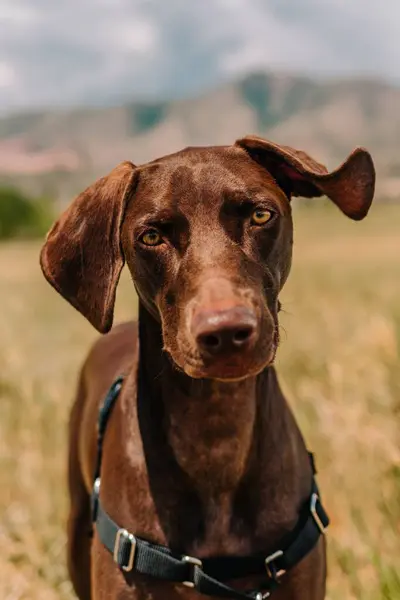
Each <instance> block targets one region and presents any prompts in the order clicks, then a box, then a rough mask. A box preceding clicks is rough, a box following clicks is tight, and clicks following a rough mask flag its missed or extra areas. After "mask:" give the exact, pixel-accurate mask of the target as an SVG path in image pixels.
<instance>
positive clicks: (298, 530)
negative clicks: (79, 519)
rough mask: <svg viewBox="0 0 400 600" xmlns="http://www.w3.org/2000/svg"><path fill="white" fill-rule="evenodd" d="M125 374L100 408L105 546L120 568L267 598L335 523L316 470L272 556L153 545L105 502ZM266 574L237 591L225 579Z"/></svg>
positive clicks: (209, 591)
mask: <svg viewBox="0 0 400 600" xmlns="http://www.w3.org/2000/svg"><path fill="white" fill-rule="evenodd" d="M122 382H123V377H119V378H118V379H117V380H116V381H115V382H114V383H113V385H112V386H111V388H110V390H109V392H108V394H107V396H106V398H105V400H104V403H103V405H102V407H101V408H100V412H99V420H98V439H97V463H96V469H95V473H94V485H93V494H92V520H93V523H95V525H96V530H97V534H98V536H99V538H100V540H101V542H102V543H103V544H104V546H105V547H106V548H107V549H108V550H109V551H110V552H111V553H112V555H113V557H114V561H115V562H116V563H117V564H118V566H119V567H120V569H122V570H123V571H124V572H126V573H129V572H131V571H136V572H137V573H142V574H144V575H150V576H152V577H156V578H158V579H163V580H165V581H170V582H173V583H181V584H183V585H186V586H187V587H190V588H195V589H196V590H197V591H198V592H200V593H201V594H206V595H208V596H218V597H220V598H236V599H238V600H264V599H265V598H268V597H269V596H270V594H271V592H272V591H273V590H274V589H275V588H276V587H277V586H278V585H279V582H280V578H281V576H282V575H284V573H286V571H288V570H289V569H291V568H292V567H294V566H295V565H297V564H298V563H299V562H300V561H301V560H302V559H303V558H304V557H305V556H306V555H307V554H308V553H309V552H310V551H311V550H312V549H313V548H314V546H315V545H316V543H317V542H318V540H319V538H320V536H321V535H322V534H324V532H325V529H326V527H327V526H328V525H329V518H328V516H327V514H326V512H325V510H324V508H323V507H322V504H321V502H320V499H319V492H318V487H317V484H316V482H315V477H314V476H315V473H316V470H315V465H314V459H313V455H312V454H311V453H310V454H309V456H310V461H311V465H312V470H313V478H312V482H311V490H310V496H309V498H308V499H307V501H306V503H305V504H304V506H303V507H302V508H301V510H300V513H299V518H298V521H297V524H296V526H295V528H294V529H293V530H292V531H291V532H290V533H289V534H288V536H285V540H284V541H282V544H281V545H278V546H277V550H276V552H273V553H272V554H270V555H269V556H265V554H261V553H260V554H254V555H252V556H215V557H210V558H202V559H199V558H195V557H193V556H186V555H179V554H175V553H173V552H171V550H170V549H169V548H167V547H166V546H159V545H157V544H152V543H151V542H148V541H146V540H143V539H141V538H139V537H136V536H135V535H133V534H132V533H130V532H129V531H127V530H126V529H123V528H121V527H119V525H117V524H116V523H115V522H114V521H113V520H112V519H111V518H110V517H109V516H108V514H107V513H106V512H105V510H104V509H103V507H102V506H101V502H100V497H99V494H100V468H101V457H102V450H103V438H104V434H105V430H106V426H107V422H108V419H109V417H110V414H111V411H112V409H113V406H114V404H115V401H116V399H117V398H118V395H119V392H120V390H121V387H122ZM255 575H264V576H265V580H264V581H263V582H262V585H261V590H262V591H260V590H252V591H247V592H241V591H237V590H235V589H233V588H231V587H230V586H228V585H227V584H226V583H225V582H226V581H230V580H233V579H240V578H242V577H248V576H255Z"/></svg>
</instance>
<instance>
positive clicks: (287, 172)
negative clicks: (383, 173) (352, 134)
mask: <svg viewBox="0 0 400 600" xmlns="http://www.w3.org/2000/svg"><path fill="white" fill-rule="evenodd" d="M235 145H237V146H241V147H242V148H244V150H246V152H247V153H248V154H249V156H250V157H251V158H253V159H254V160H255V161H257V162H258V163H259V164H260V165H262V166H263V167H265V169H267V171H268V172H269V173H270V174H271V175H272V176H273V177H274V179H275V181H276V182H277V184H278V185H279V186H280V187H281V188H282V189H283V190H284V192H285V193H286V194H287V196H288V197H289V198H290V197H291V196H304V197H307V198H311V197H314V196H322V195H326V196H328V198H330V199H331V200H332V202H334V203H335V204H336V205H337V206H338V207H339V208H340V210H341V211H342V212H343V213H344V214H345V215H347V216H348V217H350V218H351V219H354V220H360V219H363V218H364V217H365V216H366V215H367V213H368V210H369V208H370V206H371V202H372V199H373V197H374V190H375V169H374V163H373V161H372V158H371V155H370V154H369V152H367V150H364V149H363V148H356V149H355V150H354V151H353V152H352V153H351V154H350V156H349V157H348V158H347V160H345V162H344V163H343V164H342V165H341V166H340V167H339V168H337V169H336V170H335V171H332V172H330V173H329V172H328V170H327V168H326V167H325V166H324V165H321V164H320V163H318V162H316V161H315V160H314V159H313V158H311V157H310V156H308V154H306V153H305V152H302V151H301V150H295V149H294V148H290V147H289V146H280V145H278V144H274V143H273V142H269V141H268V140H264V139H262V138H260V137H257V136H252V135H249V136H246V137H244V138H242V139H240V140H237V141H236V144H235Z"/></svg>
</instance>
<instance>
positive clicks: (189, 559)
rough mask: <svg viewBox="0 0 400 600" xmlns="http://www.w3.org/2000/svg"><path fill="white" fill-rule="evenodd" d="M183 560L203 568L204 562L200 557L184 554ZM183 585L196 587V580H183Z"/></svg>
mask: <svg viewBox="0 0 400 600" xmlns="http://www.w3.org/2000/svg"><path fill="white" fill-rule="evenodd" d="M182 561H183V562H186V563H190V564H191V565H193V566H194V567H199V569H202V568H203V563H202V562H201V560H200V559H199V558H194V557H193V556H187V555H185V556H182ZM182 583H183V585H186V587H189V588H194V581H182Z"/></svg>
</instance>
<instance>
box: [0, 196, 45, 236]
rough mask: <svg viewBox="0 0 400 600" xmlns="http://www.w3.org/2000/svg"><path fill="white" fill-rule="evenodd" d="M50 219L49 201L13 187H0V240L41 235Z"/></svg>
mask: <svg viewBox="0 0 400 600" xmlns="http://www.w3.org/2000/svg"><path fill="white" fill-rule="evenodd" d="M52 220H53V213H52V210H51V205H50V202H49V201H47V200H44V199H31V198H28V197H27V196H26V195H25V194H23V193H22V192H20V191H19V190H18V189H16V188H13V187H3V188H0V240H5V239H11V238H35V237H41V236H42V235H44V234H45V233H46V231H47V230H48V228H49V226H50V225H51V222H52Z"/></svg>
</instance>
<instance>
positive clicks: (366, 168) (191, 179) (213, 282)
mask: <svg viewBox="0 0 400 600" xmlns="http://www.w3.org/2000/svg"><path fill="white" fill-rule="evenodd" d="M373 190H374V169H373V164H372V160H371V158H370V156H369V154H368V153H367V152H366V151H365V150H356V151H355V152H354V153H353V154H352V155H351V156H350V157H349V159H348V160H347V161H346V162H345V163H344V164H343V165H342V166H341V167H340V168H339V169H338V170H337V171H335V172H333V173H330V174H329V173H328V172H327V171H326V169H325V168H324V167H323V166H321V165H319V164H318V163H316V162H315V161H314V160H313V159H311V158H310V157H309V156H307V155H305V154H304V153H301V152H298V151H294V150H293V149H291V148H286V147H281V146H276V145H274V144H271V143H270V142H267V141H266V140H262V139H260V138H255V137H248V138H244V139H243V140H240V141H239V142H237V143H236V144H235V145H234V146H226V147H210V148H188V149H186V150H183V151H182V152H179V153H177V154H174V155H170V156H167V157H165V158H162V159H159V160H157V161H154V162H152V163H149V164H147V165H143V166H141V167H134V165H132V164H131V163H122V165H120V166H119V167H117V169H115V170H114V171H113V172H112V173H111V174H110V175H109V176H108V177H106V178H103V179H102V180H100V181H99V182H96V183H95V184H94V185H93V186H92V187H91V188H88V190H86V191H85V192H83V193H82V194H81V195H80V196H79V197H78V198H77V199H76V200H75V202H74V203H73V204H72V205H71V206H70V208H69V209H67V211H66V212H65V213H64V215H63V216H62V217H61V219H60V220H59V221H58V222H57V223H56V224H55V226H54V227H53V228H52V230H51V231H50V233H49V235H48V239H47V242H46V244H45V246H44V248H43V251H42V255H41V264H42V268H43V271H44V273H45V275H46V277H47V279H48V280H49V281H50V283H52V285H53V286H54V287H55V288H56V289H57V290H58V291H59V292H60V293H62V294H63V295H64V296H65V297H66V298H67V299H68V300H69V301H70V302H71V304H73V306H75V307H76V308H77V309H78V310H80V311H81V312H82V313H83V314H84V315H85V316H86V317H87V318H88V319H89V320H90V321H91V322H92V323H93V324H94V325H95V326H96V327H97V328H98V329H99V330H100V331H107V330H108V329H109V328H110V327H111V324H112V314H113V304H114V298H115V288H116V285H117V282H118V278H119V273H120V271H121V268H122V266H123V263H124V261H126V262H127V265H128V267H129V269H130V271H131V274H132V277H133V280H134V283H135V286H136V289H137V291H138V294H139V297H140V299H141V301H142V303H143V304H144V306H145V307H146V308H147V310H148V311H149V312H150V313H151V314H152V315H153V316H154V318H155V319H157V320H158V321H159V322H160V323H161V326H162V333H163V341H164V349H165V350H166V351H167V352H168V353H169V354H170V356H171V358H172V360H173V361H174V363H175V364H176V365H177V366H178V367H179V368H180V369H182V370H184V371H185V372H186V373H187V374H188V375H189V376H191V377H196V378H198V377H202V378H203V377H204V378H213V379H229V380H235V379H240V378H243V377H247V376H250V375H254V374H256V373H258V372H259V371H261V370H262V369H263V368H264V367H265V366H267V365H268V364H270V363H271V362H272V361H273V359H274V356H275V352H276V348H277V344H278V337H279V336H278V294H279V292H280V290H281V289H282V286H283V284H284V282H285V281H286V278H287V276H288V273H289V270H290V264H291V255H292V239H293V235H292V233H293V230H292V219H291V208H290V198H291V196H292V195H305V196H319V195H322V194H323V193H326V194H327V195H329V196H330V197H331V199H332V200H333V201H334V202H335V203H336V204H337V205H338V206H339V208H340V209H341V210H342V211H343V212H344V213H345V214H347V215H348V216H350V217H352V218H355V219H359V218H363V217H364V216H365V214H366V213H367V211H368V209H369V206H370V204H371V201H372V197H373Z"/></svg>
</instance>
